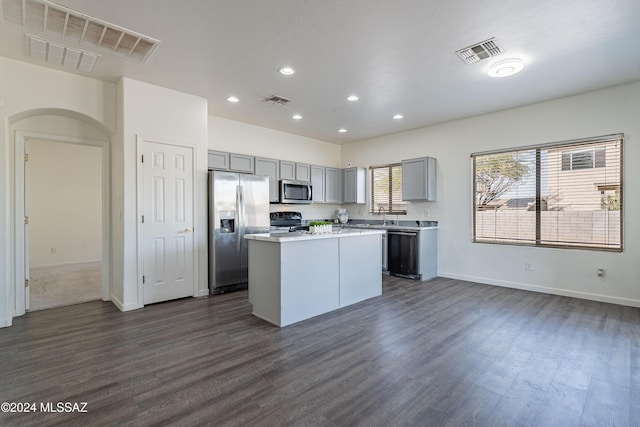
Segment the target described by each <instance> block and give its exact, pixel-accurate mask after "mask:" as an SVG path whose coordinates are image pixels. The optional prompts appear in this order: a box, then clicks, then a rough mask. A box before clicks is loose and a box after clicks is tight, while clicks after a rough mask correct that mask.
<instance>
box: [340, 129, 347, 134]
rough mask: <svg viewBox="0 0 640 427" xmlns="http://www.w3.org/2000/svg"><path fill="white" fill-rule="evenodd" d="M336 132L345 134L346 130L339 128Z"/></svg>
mask: <svg viewBox="0 0 640 427" xmlns="http://www.w3.org/2000/svg"><path fill="white" fill-rule="evenodd" d="M338 132H340V133H345V132H347V130H346V129H345V128H340V129H338Z"/></svg>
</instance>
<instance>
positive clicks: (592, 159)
mask: <svg viewBox="0 0 640 427" xmlns="http://www.w3.org/2000/svg"><path fill="white" fill-rule="evenodd" d="M605 165H606V153H605V149H604V148H589V149H587V150H584V149H582V150H573V151H563V152H562V170H563V171H570V170H575V169H591V168H603V167H605Z"/></svg>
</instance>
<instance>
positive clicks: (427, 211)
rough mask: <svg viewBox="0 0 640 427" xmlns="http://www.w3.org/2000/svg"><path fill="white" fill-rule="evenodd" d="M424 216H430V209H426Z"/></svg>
mask: <svg viewBox="0 0 640 427" xmlns="http://www.w3.org/2000/svg"><path fill="white" fill-rule="evenodd" d="M424 217H425V218H429V209H425V210H424Z"/></svg>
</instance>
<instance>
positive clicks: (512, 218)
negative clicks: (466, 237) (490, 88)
mask: <svg viewBox="0 0 640 427" xmlns="http://www.w3.org/2000/svg"><path fill="white" fill-rule="evenodd" d="M623 139H624V136H623V135H622V134H616V135H607V136H602V137H596V138H589V139H585V140H576V141H564V142H559V143H554V144H545V145H540V146H532V147H525V148H520V149H515V150H509V151H495V152H490V153H476V154H472V156H471V158H472V165H473V180H474V182H473V185H474V200H473V241H474V242H484V243H504V244H527V245H539V246H551V247H576V248H592V249H604V250H615V251H622V240H623V239H622V237H623V233H622V226H623V218H622V212H623V191H622V190H623V185H622V181H623V180H622V178H623V161H622V160H623V158H622V154H623V150H622V147H623Z"/></svg>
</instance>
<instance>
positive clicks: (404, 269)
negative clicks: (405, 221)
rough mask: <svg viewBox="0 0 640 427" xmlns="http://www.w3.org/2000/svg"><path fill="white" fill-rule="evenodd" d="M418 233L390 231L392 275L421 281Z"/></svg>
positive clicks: (389, 261) (388, 265)
mask: <svg viewBox="0 0 640 427" xmlns="http://www.w3.org/2000/svg"><path fill="white" fill-rule="evenodd" d="M418 233H419V232H418V231H413V230H407V231H405V230H388V231H387V244H388V251H387V253H388V256H389V258H388V261H387V268H388V269H389V273H390V274H394V275H398V276H405V277H411V278H413V279H420V274H419V273H418V246H419V245H418Z"/></svg>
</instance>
